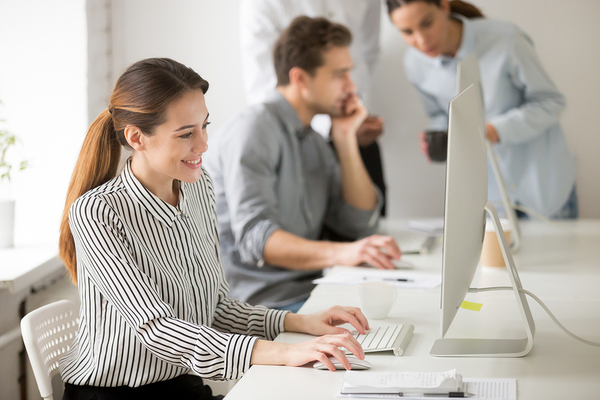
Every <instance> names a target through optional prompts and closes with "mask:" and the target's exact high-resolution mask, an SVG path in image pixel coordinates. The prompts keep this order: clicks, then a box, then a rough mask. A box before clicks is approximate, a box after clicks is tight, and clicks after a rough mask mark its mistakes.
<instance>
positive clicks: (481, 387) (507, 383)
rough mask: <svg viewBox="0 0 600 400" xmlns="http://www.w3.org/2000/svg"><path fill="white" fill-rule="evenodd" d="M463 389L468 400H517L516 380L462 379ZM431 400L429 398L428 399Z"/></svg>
mask: <svg viewBox="0 0 600 400" xmlns="http://www.w3.org/2000/svg"><path fill="white" fill-rule="evenodd" d="M463 385H464V386H463V387H464V389H465V392H466V393H469V394H470V396H469V397H468V399H469V400H517V380H516V379H493V378H471V379H468V378H464V379H463ZM335 397H338V398H361V399H404V400H409V399H410V400H423V399H424V397H400V396H398V395H397V394H376V395H370V394H365V393H361V394H357V395H344V394H342V393H341V391H340V392H338V393H337V394H336V396H335ZM429 398H431V397H429ZM435 399H437V400H447V399H448V400H452V399H451V398H450V397H440V396H435Z"/></svg>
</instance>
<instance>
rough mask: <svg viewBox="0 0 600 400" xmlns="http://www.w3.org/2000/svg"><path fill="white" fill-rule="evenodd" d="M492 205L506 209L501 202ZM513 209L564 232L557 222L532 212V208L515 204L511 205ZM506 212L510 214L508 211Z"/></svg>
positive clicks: (494, 202)
mask: <svg viewBox="0 0 600 400" xmlns="http://www.w3.org/2000/svg"><path fill="white" fill-rule="evenodd" d="M492 204H494V205H495V206H496V205H498V206H502V207H504V203H501V202H499V201H493V202H492ZM511 207H512V208H514V209H515V210H519V211H522V212H524V213H525V214H528V215H531V216H532V217H534V218H537V219H539V220H540V221H542V222H545V223H547V224H548V225H551V226H553V227H555V228H557V229H561V230H562V227H561V226H559V225H558V224H557V223H556V222H554V221H552V220H551V219H550V218H547V217H544V216H543V215H542V214H540V213H538V212H536V211H534V210H532V209H531V208H527V207H523V206H522V205H520V204H515V203H511ZM506 212H508V211H506Z"/></svg>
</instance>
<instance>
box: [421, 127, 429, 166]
mask: <svg viewBox="0 0 600 400" xmlns="http://www.w3.org/2000/svg"><path fill="white" fill-rule="evenodd" d="M419 147H420V148H421V153H423V155H425V157H426V158H427V161H429V162H431V158H429V145H428V144H427V138H426V137H425V132H420V133H419Z"/></svg>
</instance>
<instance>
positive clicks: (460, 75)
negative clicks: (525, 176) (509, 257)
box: [456, 53, 521, 252]
mask: <svg viewBox="0 0 600 400" xmlns="http://www.w3.org/2000/svg"><path fill="white" fill-rule="evenodd" d="M470 85H475V86H476V87H477V89H478V92H479V94H480V96H481V103H482V104H484V107H483V113H482V116H481V117H482V119H483V126H484V127H485V122H486V118H485V103H484V100H483V87H482V85H481V72H480V69H479V60H478V59H477V56H476V55H475V53H471V54H470V55H468V56H467V57H465V58H463V59H462V60H460V61H459V62H458V64H457V66H456V94H459V93H460V92H462V91H463V90H465V89H466V88H468V87H469V86H470ZM484 133H485V131H484ZM485 147H486V151H487V155H488V158H489V163H490V166H491V167H492V171H493V173H494V178H495V179H496V183H497V184H498V188H499V190H500V197H501V199H502V205H503V206H504V210H505V211H506V217H507V219H508V222H509V224H510V227H511V231H512V234H511V249H512V251H513V252H514V251H517V250H518V249H519V247H520V246H521V229H520V227H519V222H518V219H517V213H516V212H515V209H514V207H513V205H512V202H511V200H510V197H509V195H508V190H507V189H506V183H505V182H504V178H503V176H502V172H501V171H500V166H499V165H498V158H497V157H496V153H495V152H494V150H493V149H492V145H491V143H490V142H488V141H487V140H486V141H485Z"/></svg>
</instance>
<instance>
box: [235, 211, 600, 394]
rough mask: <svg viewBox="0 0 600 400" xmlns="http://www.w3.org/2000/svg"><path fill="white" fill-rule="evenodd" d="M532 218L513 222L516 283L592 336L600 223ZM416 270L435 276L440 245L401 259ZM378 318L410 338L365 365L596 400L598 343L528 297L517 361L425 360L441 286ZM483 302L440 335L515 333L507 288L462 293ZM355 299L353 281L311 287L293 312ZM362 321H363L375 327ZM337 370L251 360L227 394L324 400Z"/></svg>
mask: <svg viewBox="0 0 600 400" xmlns="http://www.w3.org/2000/svg"><path fill="white" fill-rule="evenodd" d="M556 224H557V226H558V228H556V227H553V226H549V225H546V224H544V223H540V222H536V221H527V222H524V223H523V225H522V228H523V239H522V246H521V250H520V251H519V253H517V254H515V255H514V256H515V262H516V264H517V268H518V270H519V274H520V277H521V280H522V282H523V286H524V288H525V289H526V290H530V291H531V292H533V293H534V294H536V295H537V296H539V297H540V298H541V299H542V301H544V302H545V303H546V305H547V306H548V307H549V308H550V310H551V311H552V312H553V313H554V314H555V315H556V317H557V318H558V319H559V321H561V322H562V323H563V324H564V325H565V326H566V327H567V328H568V329H570V330H571V331H573V332H574V333H575V334H577V335H579V336H582V337H584V338H586V339H589V340H593V341H596V342H600V289H599V288H600V220H580V221H575V222H557V223H556ZM406 259H407V260H409V261H413V262H414V263H415V265H416V266H417V267H418V270H419V271H422V272H429V273H440V271H441V250H440V246H438V248H437V249H436V250H435V251H434V252H433V254H431V255H428V256H410V257H409V256H407V257H406ZM508 284H509V279H508V276H507V275H506V271H505V270H504V269H502V268H480V269H479V271H478V273H477V275H476V277H475V282H474V284H473V286H478V287H484V286H492V285H494V286H497V285H508ZM398 294H399V296H398V300H397V301H396V304H395V305H394V308H393V309H392V311H391V313H390V318H388V319H386V320H385V321H384V322H380V323H381V324H385V323H411V324H414V326H415V333H414V336H413V338H412V340H411V342H410V344H409V346H408V348H407V351H406V353H405V355H404V356H402V357H394V356H393V355H391V354H385V355H367V359H368V360H369V361H371V362H372V363H373V364H374V369H373V370H375V371H376V370H380V371H384V370H400V371H445V370H448V369H452V368H456V369H457V371H458V372H459V373H461V374H462V375H463V376H464V377H468V378H486V377H487V378H516V379H517V388H518V399H519V400H524V399H598V398H600V348H598V347H592V346H588V345H584V344H582V343H580V342H578V341H576V340H574V339H572V338H570V337H569V336H567V335H566V334H565V333H564V332H562V331H561V330H560V329H559V328H558V327H557V326H556V325H555V324H554V322H552V321H551V319H550V317H549V316H548V315H547V314H546V313H545V312H544V311H543V310H542V309H541V307H539V305H537V303H536V302H535V301H533V300H531V299H530V298H528V301H529V304H530V306H531V309H532V313H533V316H534V319H535V324H536V335H535V339H534V344H533V350H532V351H531V352H530V353H529V354H528V355H527V356H525V357H522V358H509V359H502V358H486V359H478V358H462V359H461V358H434V357H431V356H429V350H430V349H431V346H432V344H433V342H434V340H435V339H438V338H439V331H440V327H439V326H440V323H439V319H440V289H439V288H437V289H431V290H408V289H404V290H399V293H398ZM467 300H470V301H474V302H479V303H483V308H482V310H481V311H480V312H473V311H467V310H462V309H461V310H460V311H459V313H458V315H457V318H456V319H455V324H453V326H452V327H451V328H450V330H449V333H448V335H447V336H448V337H452V336H456V337H459V336H461V337H469V336H472V337H499V335H501V336H502V337H523V336H524V333H523V331H522V328H521V326H522V325H521V320H520V316H519V314H518V312H517V309H516V305H515V300H514V294H512V293H511V292H489V293H479V294H469V295H468V296H467ZM335 304H342V305H352V306H357V305H358V297H357V294H356V288H355V287H349V286H325V285H320V286H318V287H317V288H316V289H315V290H314V291H313V292H312V294H311V297H310V298H309V300H308V301H307V303H306V304H305V305H304V307H303V308H302V309H301V312H302V313H310V312H314V311H318V310H321V309H323V308H326V307H329V306H332V305H335ZM376 323H377V322H376V321H371V325H376ZM309 338H310V336H306V335H300V334H293V333H283V334H281V335H279V336H278V338H277V340H278V341H283V342H290V343H293V342H298V341H303V340H307V339H309ZM343 374H344V372H343V371H338V372H329V371H316V370H313V369H312V368H310V367H300V368H291V367H270V366H253V367H252V368H250V370H249V371H248V372H247V373H246V375H245V376H244V377H243V378H242V379H241V380H240V381H239V382H238V384H237V385H236V386H235V387H234V388H233V389H232V390H231V392H230V393H229V394H228V395H227V400H236V399H261V400H266V399H290V400H292V399H302V400H305V399H312V400H319V399H333V398H334V395H335V394H336V393H337V391H338V390H339V388H340V387H341V377H342V376H343Z"/></svg>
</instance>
